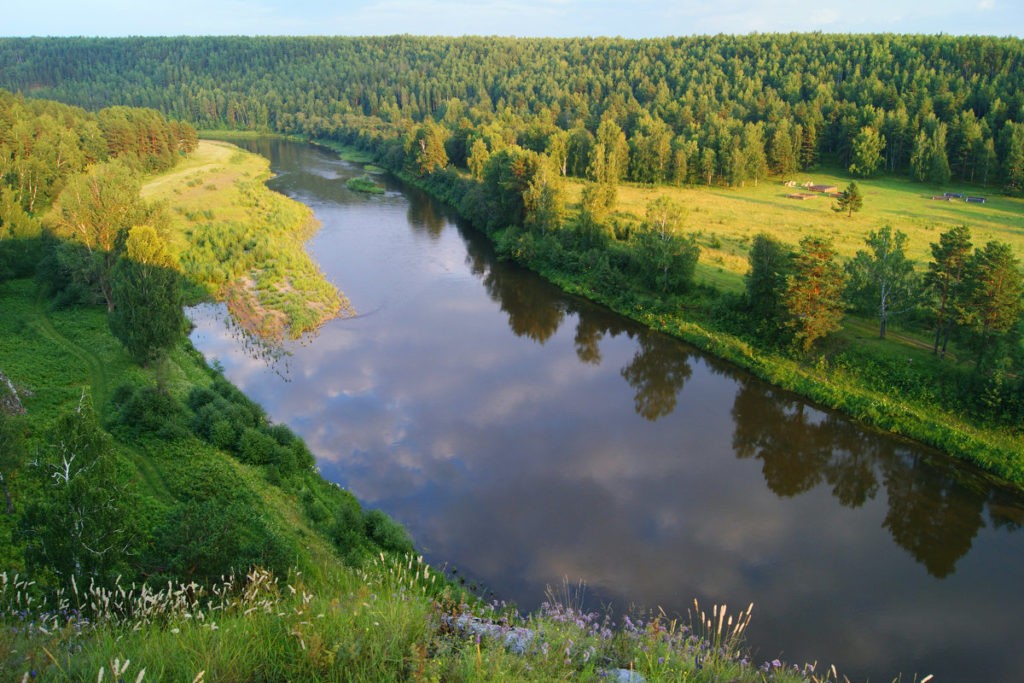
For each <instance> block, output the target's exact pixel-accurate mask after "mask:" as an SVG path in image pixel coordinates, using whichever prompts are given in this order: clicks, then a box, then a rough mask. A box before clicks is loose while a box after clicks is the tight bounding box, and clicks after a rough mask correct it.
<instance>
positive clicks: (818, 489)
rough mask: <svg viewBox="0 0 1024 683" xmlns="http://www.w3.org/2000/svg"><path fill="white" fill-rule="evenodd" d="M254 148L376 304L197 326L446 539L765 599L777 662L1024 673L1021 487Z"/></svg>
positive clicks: (345, 459)
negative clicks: (330, 313) (284, 332)
mask: <svg viewBox="0 0 1024 683" xmlns="http://www.w3.org/2000/svg"><path fill="white" fill-rule="evenodd" d="M242 146H244V147H248V148H249V149H250V150H252V151H256V152H258V153H260V154H263V155H265V156H267V157H268V158H270V160H271V163H272V167H273V169H274V171H275V173H276V174H277V177H276V178H275V179H274V180H272V181H271V182H270V185H271V187H273V188H274V189H276V190H278V191H280V192H283V193H285V194H287V195H289V196H291V197H293V198H295V199H297V200H299V201H302V202H304V203H306V204H308V205H309V206H311V207H312V208H313V210H314V212H315V213H316V216H317V218H318V219H319V220H320V222H321V223H322V229H321V230H320V231H319V232H318V233H317V234H316V236H315V237H314V238H313V239H312V240H311V241H310V243H309V249H310V252H311V253H312V255H313V257H314V258H315V259H316V260H317V261H318V262H319V264H320V265H321V267H322V269H323V270H324V272H325V273H326V274H327V276H328V277H329V278H330V279H331V280H332V281H333V282H334V283H335V284H336V285H337V286H338V287H339V288H340V289H341V290H342V291H344V292H345V294H346V295H347V296H348V297H349V299H350V300H351V302H352V304H353V306H354V308H355V309H356V311H357V316H356V317H353V318H348V319H344V320H335V321H332V322H330V323H328V324H327V325H325V326H324V327H323V328H322V329H321V330H320V332H319V333H318V334H317V335H316V336H315V337H312V338H309V339H305V340H302V341H300V342H295V343H290V344H288V345H287V348H286V350H287V352H288V355H287V356H286V357H285V358H282V359H280V360H278V361H277V362H272V363H268V362H267V361H266V358H265V356H261V355H258V354H253V353H252V349H251V348H249V346H248V345H247V344H246V343H245V340H243V339H240V338H238V336H237V335H235V334H234V333H233V332H232V330H231V328H230V326H228V325H227V324H226V320H225V314H224V310H223V308H222V307H220V306H214V305H203V306H199V307H196V308H193V309H191V310H190V311H189V317H190V318H191V319H192V320H193V322H194V323H195V325H196V327H195V330H194V332H193V334H192V341H193V343H194V344H195V345H196V346H197V348H199V349H200V350H201V351H202V352H203V353H204V355H205V356H206V357H207V358H208V359H209V360H211V361H213V360H214V359H215V360H216V361H217V362H219V363H220V364H221V365H222V366H223V368H224V372H225V375H226V376H227V377H228V378H229V379H230V380H231V381H232V382H234V383H235V384H236V385H237V386H239V387H240V388H241V389H242V390H243V391H244V392H245V393H246V394H247V395H248V396H250V397H251V398H253V399H254V400H256V401H257V402H259V403H260V404H261V405H263V406H264V408H266V410H267V412H268V414H269V415H270V416H271V418H272V419H273V420H274V421H277V422H283V423H286V424H288V425H289V426H290V427H292V429H294V430H295V431H296V433H298V434H299V435H301V436H302V437H303V438H304V439H305V440H306V442H307V443H308V444H309V446H310V448H311V449H312V450H313V452H314V453H315V455H316V457H317V460H318V463H319V466H320V469H321V472H322V473H323V476H324V477H326V478H327V479H329V480H332V481H335V482H338V483H339V484H340V485H342V486H343V487H345V488H348V489H350V490H351V491H352V492H353V493H354V494H355V495H356V496H357V497H358V498H359V499H360V500H361V501H362V502H363V504H364V505H366V506H367V507H371V508H380V509H382V510H384V511H385V512H387V513H388V514H390V515H392V516H393V517H394V518H396V519H397V520H398V521H399V522H401V523H402V524H403V525H405V527H406V528H408V529H409V531H410V532H411V534H412V536H413V538H414V540H415V543H416V545H417V548H418V549H419V550H420V551H421V552H422V553H424V555H425V556H426V558H427V559H428V560H429V561H430V562H431V563H432V564H434V565H435V566H437V567H439V568H440V567H447V568H448V569H449V570H450V571H454V572H455V573H456V576H459V577H464V578H465V579H466V580H467V581H468V582H470V583H473V584H476V585H477V586H479V587H480V588H479V590H480V591H482V592H483V593H484V594H485V595H488V596H489V595H490V593H491V592H493V593H494V594H495V596H496V597H497V598H498V599H504V600H509V601H514V602H515V603H516V604H517V605H519V607H520V608H521V609H522V610H524V611H532V610H535V609H536V608H537V607H538V606H539V604H540V602H541V601H542V600H544V598H545V593H546V591H547V590H548V589H549V588H551V589H554V590H555V591H556V593H558V594H564V593H565V590H564V586H565V584H566V582H568V584H570V586H572V587H573V590H571V591H570V593H571V594H572V595H573V596H574V597H578V596H580V595H581V596H582V599H583V600H585V602H586V604H587V605H588V606H590V607H593V608H601V607H605V606H607V607H610V608H611V609H613V610H616V611H617V612H619V613H621V612H622V611H624V610H627V609H629V608H630V607H639V608H647V609H657V608H659V607H660V608H661V609H663V610H664V611H665V612H666V613H668V614H669V615H682V616H683V617H684V618H685V616H686V610H687V608H688V607H690V606H691V605H692V603H693V599H694V598H698V599H699V600H700V601H701V605H702V607H703V606H707V607H710V605H711V604H712V603H718V604H722V603H727V604H728V605H729V606H730V612H733V611H735V610H738V609H741V608H745V607H746V605H747V604H748V603H750V602H753V603H754V618H753V622H752V624H751V626H750V629H749V631H748V644H749V645H750V646H751V647H752V648H753V649H754V659H755V661H756V662H760V661H764V660H771V659H774V658H776V657H780V656H781V657H782V658H783V659H787V660H788V661H790V662H791V663H799V664H803V663H804V662H814V661H817V662H818V667H819V671H820V670H823V669H824V668H827V667H828V665H829V664H835V665H836V667H837V668H838V670H839V671H840V672H841V673H844V674H846V675H847V676H849V677H850V678H851V679H852V680H865V679H870V680H872V681H891V680H892V679H893V678H895V677H896V676H897V674H899V673H901V672H902V674H903V680H904V681H911V680H913V675H914V673H915V672H916V673H917V674H919V676H918V677H919V678H920V676H923V675H926V674H929V673H932V674H935V675H936V679H935V680H936V681H1011V680H1019V679H1020V678H1021V676H1022V672H1024V648H1020V647H1018V646H1017V639H1018V637H1019V633H1020V627H1021V625H1022V616H1021V615H1022V614H1024V590H1022V588H1024V586H1022V579H1024V535H1022V534H1021V533H1020V530H1021V524H1022V523H1024V498H1022V497H1021V496H1020V495H1018V494H1016V493H1014V492H1012V491H1010V490H1007V489H1004V488H1001V487H998V486H993V485H991V484H990V483H988V482H987V481H986V479H985V478H984V477H981V476H979V475H978V474H977V473H975V472H973V471H972V470H971V469H970V468H967V467H964V466H963V465H959V464H957V463H953V462H950V461H949V459H948V458H946V457H944V456H942V455H941V454H938V453H936V452H934V451H931V450H929V449H926V448H923V447H921V446H918V445H916V444H912V443H908V442H905V441H900V440H897V439H894V438H891V437H889V436H886V435H881V434H878V433H875V432H873V431H871V430H867V429H865V428H863V427H862V426H860V425H857V424H855V423H851V422H850V421H848V420H846V419H845V418H843V417H842V416H839V415H836V414H834V413H831V412H828V411H824V410H821V409H819V408H817V407H815V406H813V405H811V404H808V403H806V402H804V401H802V400H800V399H799V398H797V397H795V396H793V395H791V394H788V393H786V392H783V391H780V390H778V389H775V388H772V387H771V386H768V385H766V384H764V383H762V382H760V381H759V380H757V379H755V378H753V377H751V376H750V375H748V374H746V373H744V372H742V371H740V370H737V369H736V368H734V367H732V366H730V365H728V364H725V363H722V362H720V361H717V360H715V359H713V358H709V357H707V356H704V355H702V354H700V353H699V352H697V351H695V350H694V349H693V348H691V347H688V346H686V345H684V344H681V343H678V342H676V341H674V340H673V339H671V338H668V337H665V336H663V335H660V334H655V333H652V332H649V331H647V330H645V329H643V328H641V327H639V326H637V325H635V324H633V323H631V322H630V321H628V320H626V319H623V318H622V317H620V316H617V315H615V314H612V313H610V312H608V311H607V310H605V309H603V308H600V307H598V306H594V305H591V304H589V303H588V302H586V301H582V300H580V299H577V298H574V297H571V296H567V295H565V294H563V293H561V292H560V291H558V290H557V289H556V288H554V287H552V286H550V285H549V284H547V283H546V282H544V281H542V280H540V279H539V278H538V277H536V276H535V275H533V274H532V273H530V272H528V271H525V270H523V269H521V268H518V267H516V266H514V265H510V264H507V263H500V262H498V261H497V260H496V259H495V258H494V256H493V253H492V251H491V249H490V247H489V245H488V243H487V242H486V240H484V239H483V238H482V237H480V236H479V235H478V234H476V233H474V232H473V231H472V230H471V229H469V228H467V227H466V226H465V225H464V224H463V223H462V222H461V221H460V220H459V219H458V218H457V217H456V216H455V215H454V214H453V213H452V212H451V211H449V210H448V209H446V208H445V207H443V206H442V205H440V204H438V203H437V202H434V201H432V200H431V199H430V198H429V197H427V196H425V195H424V194H423V193H421V192H419V191H418V190H416V189H414V188H410V187H408V186H405V185H403V184H401V183H400V182H398V181H396V180H394V179H391V178H388V177H387V176H380V177H378V180H379V181H380V182H381V183H382V184H384V185H385V186H386V187H387V188H388V192H387V193H386V194H385V195H383V196H368V195H362V194H359V193H354V192H351V191H349V190H348V189H346V187H345V180H346V179H347V178H349V177H351V176H353V175H360V174H361V173H362V172H363V170H362V169H361V168H360V167H359V166H357V165H354V164H350V163H347V162H343V161H340V160H339V159H338V158H337V157H336V155H334V154H333V153H331V152H329V151H326V150H323V149H319V148H316V147H312V146H307V145H302V144H296V143H289V142H284V141H276V140H256V141H249V142H246V143H242ZM579 582H582V583H583V584H584V588H583V589H582V590H581V589H580V588H579Z"/></svg>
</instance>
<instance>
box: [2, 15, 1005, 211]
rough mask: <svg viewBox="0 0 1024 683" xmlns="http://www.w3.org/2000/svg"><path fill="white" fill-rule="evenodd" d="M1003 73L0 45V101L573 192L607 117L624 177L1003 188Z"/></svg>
mask: <svg viewBox="0 0 1024 683" xmlns="http://www.w3.org/2000/svg"><path fill="white" fill-rule="evenodd" d="M1022 67H1024V46H1022V41H1020V40H1018V39H1011V38H991V37H952V36H905V35H821V34H810V35H808V34H788V35H749V36H723V35H719V36H704V37H690V38H664V39H649V40H624V39H610V38H596V39H512V38H493V37H491V38H474V37H464V38H423V37H413V36H391V37H373V38H271V37H264V38H147V39H87V38H81V39H71V38H59V39H58V38H55V39H45V38H26V39H3V40H0V87H4V88H7V89H9V90H12V91H15V92H21V93H24V94H32V95H33V96H38V97H46V98H51V99H56V100H60V101H63V102H68V103H71V104H76V105H79V106H82V107H86V108H88V109H99V108H102V107H107V106H110V105H111V104H124V105H131V106H140V107H151V108H154V109H158V110H159V111H162V112H164V113H165V114H167V115H168V116H171V117H174V118H178V119H181V120H186V121H189V122H191V123H192V124H193V125H195V126H197V127H199V128H230V129H253V130H270V131H277V132H282V133H297V134H302V135H307V136H311V137H328V138H330V137H338V136H341V135H344V134H346V133H350V132H351V131H352V129H365V128H367V127H370V126H381V127H398V128H405V127H408V126H409V125H410V124H413V123H422V122H425V121H432V122H436V123H438V124H439V125H440V126H442V127H443V130H444V135H445V138H446V149H447V152H448V156H449V158H450V159H451V160H452V162H453V163H455V164H456V165H459V166H465V165H466V164H467V163H468V161H469V158H470V157H471V156H473V154H474V145H475V144H476V143H477V142H478V141H480V143H481V144H483V145H486V152H487V153H493V152H494V151H496V149H495V148H496V147H500V146H503V145H507V144H510V143H516V144H518V145H520V146H522V147H524V148H526V149H531V150H533V151H536V152H539V153H546V154H548V155H550V156H551V157H553V158H554V160H555V164H556V165H557V166H558V168H559V170H560V172H561V173H563V174H566V175H570V176H576V177H585V176H586V175H588V173H592V171H588V169H589V167H590V165H591V151H592V148H593V146H594V145H596V144H600V143H603V144H605V145H606V147H607V145H608V141H607V140H598V139H597V138H598V137H599V136H598V129H599V127H600V125H601V123H602V122H603V121H610V122H612V123H614V124H615V125H616V126H617V127H618V128H619V129H620V130H621V131H622V133H623V135H624V136H625V146H624V147H623V148H622V149H616V150H612V149H608V150H606V151H607V153H608V154H615V155H617V159H616V163H615V165H614V166H615V167H614V168H613V169H611V172H613V173H614V174H616V175H617V176H619V177H624V178H627V179H629V180H632V181H636V182H677V183H678V182H689V183H727V184H732V185H736V184H740V183H744V182H750V181H757V180H759V179H763V178H764V177H765V176H766V174H767V173H768V172H772V173H777V174H783V175H785V174H788V173H792V172H793V171H795V170H798V169H806V168H808V167H811V166H813V165H814V164H815V163H817V162H818V161H820V160H822V159H826V160H829V161H832V162H834V163H836V164H838V165H840V166H842V167H844V168H851V169H852V172H853V173H854V174H855V175H858V176H865V177H866V176H871V175H873V174H875V173H878V172H883V171H884V172H887V173H901V174H907V175H912V176H913V177H915V178H917V179H919V180H921V181H928V182H935V183H941V182H943V181H944V180H948V179H949V178H955V179H964V180H969V181H972V182H980V183H983V184H992V185H996V186H999V187H1003V188H1005V189H1006V190H1008V191H1010V192H1015V193H1019V192H1021V191H1022V190H1024V170H1022V169H1024V165H1022V163H1021V161H1022V160H1024V128H1022V127H1021V126H1024V109H1022V108H1024V99H1022V97H1024V96H1022V94H1021V93H1022V92H1024V82H1022V81H1024V75H1022V71H1024V69H1022ZM353 117H357V119H356V120H353ZM482 153H484V149H483V148H481V147H480V146H479V145H477V154H476V159H475V161H476V162H479V156H480V154H482Z"/></svg>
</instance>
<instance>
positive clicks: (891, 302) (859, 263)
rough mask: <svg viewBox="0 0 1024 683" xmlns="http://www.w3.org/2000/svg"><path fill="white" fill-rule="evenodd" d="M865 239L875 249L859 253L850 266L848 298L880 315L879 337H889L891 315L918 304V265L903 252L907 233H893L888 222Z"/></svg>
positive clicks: (861, 310)
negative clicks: (915, 269)
mask: <svg viewBox="0 0 1024 683" xmlns="http://www.w3.org/2000/svg"><path fill="white" fill-rule="evenodd" d="M864 241H865V242H866V243H867V245H868V247H870V248H871V251H870V252H867V251H863V250H862V251H859V252H857V255H856V256H855V257H854V258H853V260H852V261H850V262H849V263H847V265H846V271H847V274H848V276H849V280H848V283H847V288H846V299H847V300H848V301H849V302H850V303H851V304H852V305H853V307H854V309H855V310H857V311H858V312H859V313H862V314H868V315H871V316H873V317H877V318H878V320H879V322H880V328H879V333H878V336H879V337H881V338H882V339H885V330H886V326H887V324H888V321H889V318H890V316H892V315H894V314H897V313H900V312H905V311H907V310H910V309H911V308H912V307H913V306H914V304H915V303H916V296H917V291H918V282H917V277H916V276H915V274H914V264H913V263H912V262H911V261H910V260H908V259H907V257H906V255H905V254H904V253H903V248H904V245H905V244H906V242H907V236H906V234H905V233H902V232H900V231H899V230H897V231H896V232H895V233H893V231H892V228H891V227H890V226H888V225H886V226H884V227H882V228H880V229H879V230H877V231H872V232H871V233H870V234H869V235H868V237H867V238H866V239H865V240H864Z"/></svg>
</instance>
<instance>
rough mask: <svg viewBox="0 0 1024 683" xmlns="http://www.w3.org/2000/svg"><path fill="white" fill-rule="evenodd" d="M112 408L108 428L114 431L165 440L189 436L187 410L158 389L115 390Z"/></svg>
mask: <svg viewBox="0 0 1024 683" xmlns="http://www.w3.org/2000/svg"><path fill="white" fill-rule="evenodd" d="M110 408H111V410H110V411H109V414H110V417H109V418H108V421H107V428H108V429H110V430H111V431H118V432H120V433H122V434H126V435H130V436H133V437H139V436H142V435H152V436H156V437H157V438H160V439H165V440H172V439H180V438H184V437H185V436H187V435H188V433H189V429H188V422H187V419H188V413H187V412H186V410H185V407H184V406H183V405H182V404H181V403H180V402H179V401H178V400H177V399H175V398H174V397H173V396H171V395H170V394H169V393H167V392H166V391H161V390H160V389H158V388H156V387H133V386H131V385H128V384H122V385H121V386H119V387H118V388H117V389H115V390H114V393H113V395H112V396H111V399H110Z"/></svg>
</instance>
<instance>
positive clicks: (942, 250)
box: [924, 225, 971, 355]
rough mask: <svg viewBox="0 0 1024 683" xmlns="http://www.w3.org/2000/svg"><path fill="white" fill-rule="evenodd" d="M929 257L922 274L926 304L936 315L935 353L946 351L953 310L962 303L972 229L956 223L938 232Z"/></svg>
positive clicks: (954, 315)
mask: <svg viewBox="0 0 1024 683" xmlns="http://www.w3.org/2000/svg"><path fill="white" fill-rule="evenodd" d="M931 249H932V260H931V261H930V262H929V263H928V271H927V272H926V273H925V275H924V287H925V293H926V294H927V295H928V297H929V303H928V307H929V309H930V310H931V311H932V314H933V315H934V317H935V347H934V351H935V353H939V345H940V343H941V345H942V354H943V355H945V353H946V346H947V344H948V343H949V336H950V332H951V330H952V328H953V324H954V321H955V319H956V311H957V310H958V309H960V308H961V307H962V300H963V285H964V278H965V276H966V269H967V262H968V258H969V257H970V252H971V231H970V229H968V227H967V226H966V225H958V226H956V227H953V228H950V229H949V230H947V231H946V232H944V233H942V234H941V235H939V241H938V242H937V243H935V242H933V243H932V245H931Z"/></svg>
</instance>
